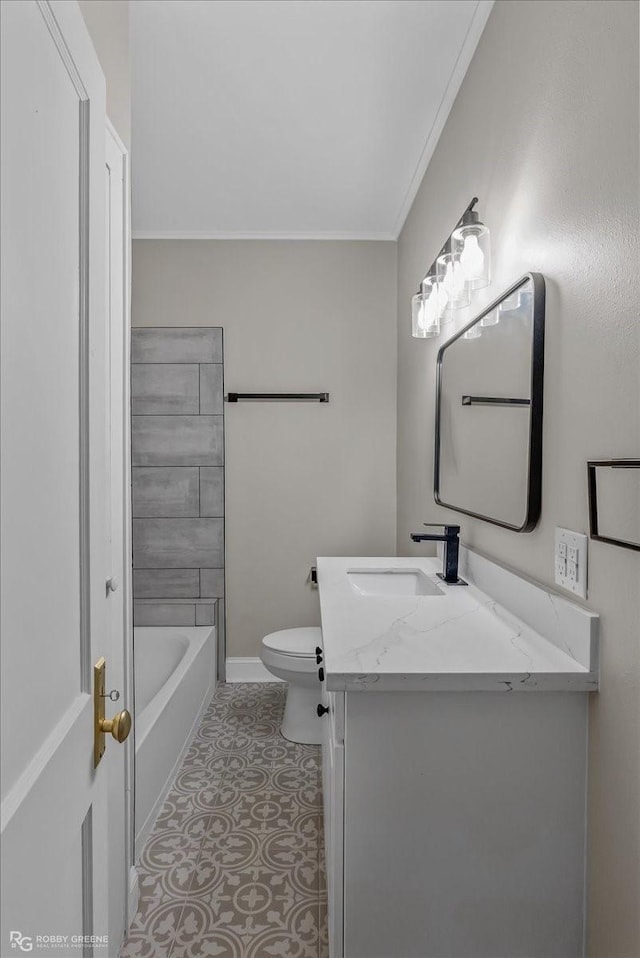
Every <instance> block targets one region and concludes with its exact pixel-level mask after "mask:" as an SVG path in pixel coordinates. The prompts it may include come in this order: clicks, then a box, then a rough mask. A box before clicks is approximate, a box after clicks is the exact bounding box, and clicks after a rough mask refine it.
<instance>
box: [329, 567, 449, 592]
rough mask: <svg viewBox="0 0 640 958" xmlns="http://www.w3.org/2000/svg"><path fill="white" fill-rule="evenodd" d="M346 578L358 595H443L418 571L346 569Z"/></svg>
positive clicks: (433, 583) (440, 590)
mask: <svg viewBox="0 0 640 958" xmlns="http://www.w3.org/2000/svg"><path fill="white" fill-rule="evenodd" d="M347 578H348V579H349V584H350V585H351V588H352V589H353V591H354V592H357V593H358V595H378V596H394V595H444V592H443V590H442V589H440V588H439V587H438V586H437V585H436V584H435V582H432V581H431V579H429V578H428V577H427V576H426V575H425V574H424V572H422V571H421V570H420V569H348V570H347Z"/></svg>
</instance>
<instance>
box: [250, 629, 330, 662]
mask: <svg viewBox="0 0 640 958" xmlns="http://www.w3.org/2000/svg"><path fill="white" fill-rule="evenodd" d="M321 644H322V631H321V629H319V628H317V627H315V626H309V627H308V628H300V629H281V630H280V631H278V632H271V633H270V634H269V635H265V637H264V638H263V640H262V645H263V646H264V648H266V649H270V650H271V651H272V652H277V653H278V654H279V655H286V656H291V657H293V658H298V659H310V658H313V659H315V654H316V648H317V647H318V646H319V645H321Z"/></svg>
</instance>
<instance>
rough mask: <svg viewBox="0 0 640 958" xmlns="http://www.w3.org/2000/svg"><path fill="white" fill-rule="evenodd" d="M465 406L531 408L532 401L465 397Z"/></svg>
mask: <svg viewBox="0 0 640 958" xmlns="http://www.w3.org/2000/svg"><path fill="white" fill-rule="evenodd" d="M462 405H463V406H530V405H531V400H530V399H502V398H501V397H499V396H463V397H462Z"/></svg>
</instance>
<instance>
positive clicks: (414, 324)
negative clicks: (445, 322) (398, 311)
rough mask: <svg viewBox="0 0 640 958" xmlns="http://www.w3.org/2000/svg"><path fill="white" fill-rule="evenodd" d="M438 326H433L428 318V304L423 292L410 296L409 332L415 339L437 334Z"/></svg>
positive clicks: (427, 337)
mask: <svg viewBox="0 0 640 958" xmlns="http://www.w3.org/2000/svg"><path fill="white" fill-rule="evenodd" d="M439 332H440V326H439V325H438V326H435V325H434V323H433V322H431V319H430V312H429V304H428V301H427V299H426V298H425V297H424V296H423V294H422V293H421V292H420V293H416V294H415V296H412V297H411V333H412V335H413V336H415V338H416V339H429V338H430V337H431V336H437V334H438V333H439Z"/></svg>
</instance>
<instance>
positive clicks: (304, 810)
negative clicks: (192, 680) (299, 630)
mask: <svg viewBox="0 0 640 958" xmlns="http://www.w3.org/2000/svg"><path fill="white" fill-rule="evenodd" d="M284 695H285V688H284V686H283V685H280V684H268V685H240V684H233V685H220V686H218V688H217V690H216V693H215V696H214V698H213V700H212V702H211V704H210V705H209V707H208V709H207V711H206V713H205V716H204V718H203V720H202V723H201V725H200V728H199V729H198V732H197V734H196V736H195V738H194V740H193V742H192V744H191V746H190V747H189V749H188V751H187V753H186V756H185V759H184V762H183V763H182V767H181V768H180V771H179V772H178V775H177V776H176V780H175V783H174V785H173V788H172V789H171V791H170V792H169V794H168V796H167V799H166V801H165V803H164V806H163V808H162V811H161V812H160V815H159V817H158V820H157V822H156V825H155V828H154V830H153V832H152V833H151V835H150V837H149V840H148V842H147V844H146V847H145V849H144V852H143V854H142V858H141V862H140V864H139V869H138V870H139V879H140V903H139V906H138V913H137V914H136V916H135V918H134V920H133V923H132V925H131V929H130V934H129V937H128V939H127V941H126V942H125V944H124V946H123V948H122V951H121V958H201V956H202V958H204V956H207V958H209V956H216V958H271V956H277V958H326V956H327V955H328V946H327V930H326V889H325V875H324V860H323V859H324V855H323V836H322V792H321V767H320V748H319V747H318V746H315V745H294V744H293V743H291V742H287V741H286V739H284V738H282V736H281V735H280V731H279V728H280V719H281V716H282V710H283V708H284Z"/></svg>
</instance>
